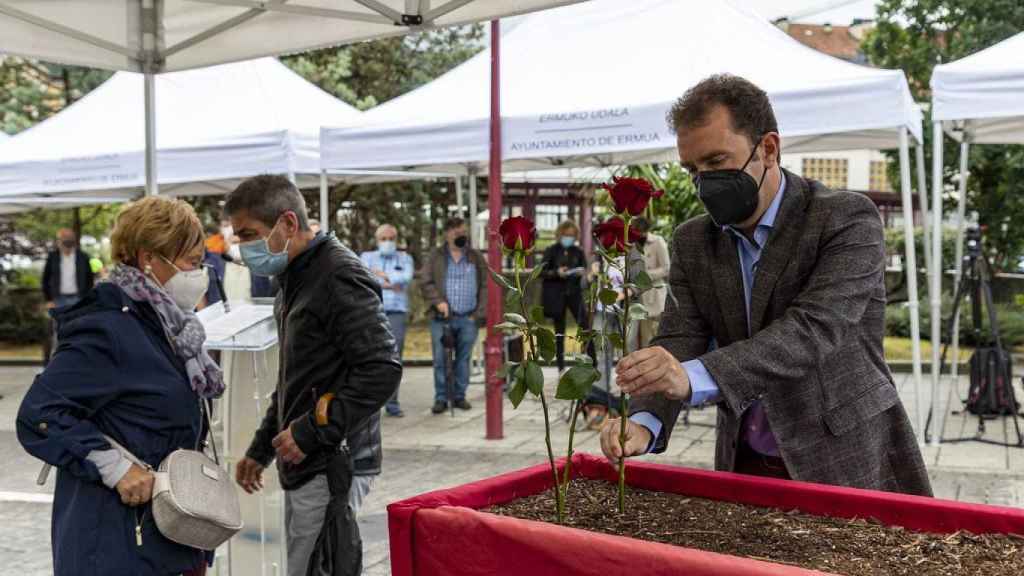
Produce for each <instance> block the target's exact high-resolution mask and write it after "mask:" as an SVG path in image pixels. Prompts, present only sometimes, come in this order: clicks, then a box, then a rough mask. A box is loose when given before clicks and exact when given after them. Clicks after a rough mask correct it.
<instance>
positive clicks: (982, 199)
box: [863, 0, 1024, 270]
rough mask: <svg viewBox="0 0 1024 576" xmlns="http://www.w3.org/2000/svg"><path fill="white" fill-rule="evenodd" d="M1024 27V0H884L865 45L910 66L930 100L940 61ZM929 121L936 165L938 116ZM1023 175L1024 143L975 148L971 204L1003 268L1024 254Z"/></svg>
mask: <svg viewBox="0 0 1024 576" xmlns="http://www.w3.org/2000/svg"><path fill="white" fill-rule="evenodd" d="M1022 29H1024V3H1022V2H1020V0H883V1H882V2H881V3H879V5H878V18H877V27H876V28H875V30H874V31H873V32H872V33H871V34H869V35H868V37H867V38H865V40H864V44H863V49H864V52H865V53H866V54H867V55H868V58H869V60H870V61H871V63H872V64H874V65H877V66H881V67H883V68H897V69H903V70H904V71H906V73H907V76H908V80H909V82H910V88H911V92H912V93H913V95H914V98H915V99H916V100H918V101H920V102H927V101H929V100H930V99H931V93H930V90H929V81H930V80H931V75H932V70H933V68H934V67H935V65H936V64H940V63H943V62H950V61H952V60H957V59H959V58H963V57H965V56H968V55H970V54H973V53H975V52H978V51H979V50H982V49H984V48H987V47H989V46H991V45H993V44H996V43H998V42H1000V41H1002V40H1005V39H1006V38H1009V37H1010V36H1013V35H1014V34H1016V33H1018V32H1019V31H1020V30H1022ZM925 121H926V127H925V154H926V156H927V157H928V158H927V162H928V165H929V166H930V165H931V149H932V147H931V138H932V134H931V132H932V130H931V120H930V115H928V116H926V119H925ZM948 144H949V143H948V142H947V146H946V147H945V150H946V152H945V154H944V156H945V158H944V181H945V193H944V202H945V207H946V210H947V211H949V210H952V209H953V208H954V207H955V205H956V192H955V191H956V185H957V180H958V176H957V174H958V166H959V162H958V160H959V147H958V146H952V145H948ZM892 164H895V163H892ZM928 173H929V174H931V171H930V170H929V171H928ZM1021 176H1024V147H1022V146H994V145H974V146H972V147H971V154H970V178H969V179H968V185H967V202H968V210H973V211H976V212H977V213H978V221H979V224H981V225H983V226H987V233H986V238H985V242H986V246H987V249H988V251H989V253H990V254H991V256H992V261H993V265H994V266H996V267H997V268H999V269H1002V270H1007V269H1012V268H1015V267H1016V265H1017V261H1018V260H1019V258H1020V257H1021V255H1022V254H1024V228H1022V227H1020V226H1018V225H1015V223H1019V222H1022V221H1024V179H1022V178H1021ZM929 178H930V176H929ZM928 183H929V185H930V184H931V181H930V180H929V182H928ZM930 189H931V188H930V186H929V190H930Z"/></svg>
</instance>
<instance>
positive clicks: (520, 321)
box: [505, 312, 526, 326]
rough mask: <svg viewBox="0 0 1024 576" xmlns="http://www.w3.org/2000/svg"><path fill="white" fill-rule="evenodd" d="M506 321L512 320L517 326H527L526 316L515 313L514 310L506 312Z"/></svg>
mask: <svg viewBox="0 0 1024 576" xmlns="http://www.w3.org/2000/svg"><path fill="white" fill-rule="evenodd" d="M505 321H506V322H511V323H513V324H515V325H516V326H526V318H523V317H522V316H520V315H519V314H515V313H513V312H506V313H505Z"/></svg>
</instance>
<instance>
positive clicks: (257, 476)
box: [235, 457, 263, 494]
mask: <svg viewBox="0 0 1024 576" xmlns="http://www.w3.org/2000/svg"><path fill="white" fill-rule="evenodd" d="M235 481H236V482H238V485H239V486H241V487H242V490H245V491H246V493H248V494H252V493H254V492H259V491H260V490H262V489H263V465H261V464H260V463H259V462H257V461H255V460H253V459H252V458H249V457H246V458H242V460H241V461H240V462H239V463H238V464H237V465H236V466H235Z"/></svg>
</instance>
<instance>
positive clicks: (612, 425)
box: [601, 418, 651, 465]
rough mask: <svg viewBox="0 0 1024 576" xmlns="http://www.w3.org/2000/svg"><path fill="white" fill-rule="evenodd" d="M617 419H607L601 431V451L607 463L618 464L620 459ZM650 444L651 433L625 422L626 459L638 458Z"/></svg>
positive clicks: (634, 423)
mask: <svg viewBox="0 0 1024 576" xmlns="http://www.w3.org/2000/svg"><path fill="white" fill-rule="evenodd" d="M619 422H620V420H619V419H618V418H609V419H608V420H607V421H606V422H605V423H604V428H602V429H601V451H602V452H604V455H605V457H606V458H608V461H610V462H611V463H612V464H616V465H617V464H618V463H619V460H620V459H621V458H622V445H621V444H620V443H619V432H620V430H619V426H620V424H619ZM650 443H651V431H650V430H648V429H647V428H644V427H643V426H641V425H639V424H637V423H636V422H633V421H632V420H626V458H629V457H630V456H639V455H641V454H644V453H646V452H647V446H648V445H649V444H650Z"/></svg>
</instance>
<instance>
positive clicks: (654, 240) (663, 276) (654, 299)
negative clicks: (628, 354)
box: [632, 216, 670, 350]
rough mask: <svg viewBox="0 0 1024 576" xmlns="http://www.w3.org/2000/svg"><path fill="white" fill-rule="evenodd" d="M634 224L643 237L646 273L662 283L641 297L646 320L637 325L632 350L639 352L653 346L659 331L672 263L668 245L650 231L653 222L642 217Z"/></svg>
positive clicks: (640, 242) (634, 220)
mask: <svg viewBox="0 0 1024 576" xmlns="http://www.w3.org/2000/svg"><path fill="white" fill-rule="evenodd" d="M632 225H633V226H634V227H636V229H637V230H638V231H639V232H640V233H641V234H642V237H641V239H640V241H639V242H638V244H639V246H640V248H641V249H642V250H643V256H644V258H643V259H644V271H645V272H647V275H648V276H649V277H650V278H651V281H652V282H654V284H655V285H657V284H662V287H660V288H653V289H651V290H648V291H647V292H644V293H643V294H642V295H641V296H640V300H641V302H642V303H643V305H644V308H646V309H647V318H645V319H643V320H641V321H640V322H639V323H638V325H637V331H636V340H637V341H636V343H635V344H636V345H634V346H633V347H632V348H633V349H634V350H639V349H640V348H644V347H646V346H647V345H648V344H650V342H651V338H654V336H655V335H656V334H657V332H658V323H659V322H660V321H661V313H662V312H663V311H664V310H665V297H666V295H667V294H668V288H666V287H665V286H664V284H665V282H667V281H668V269H669V265H670V261H669V256H668V244H667V243H666V242H665V239H664V238H662V237H661V236H659V235H657V234H655V233H654V232H652V231H651V222H650V220H648V219H647V218H644V217H643V216H640V217H637V218H634V219H633V224H632Z"/></svg>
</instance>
